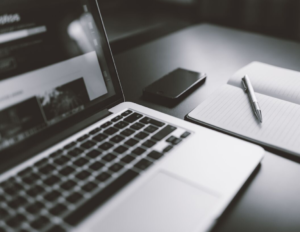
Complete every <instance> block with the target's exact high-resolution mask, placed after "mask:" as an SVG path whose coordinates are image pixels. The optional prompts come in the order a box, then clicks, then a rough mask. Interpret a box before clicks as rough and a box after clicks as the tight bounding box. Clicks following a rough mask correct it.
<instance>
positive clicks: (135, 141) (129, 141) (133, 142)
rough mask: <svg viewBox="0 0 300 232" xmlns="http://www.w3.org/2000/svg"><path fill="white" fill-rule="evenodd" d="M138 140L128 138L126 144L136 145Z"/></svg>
mask: <svg viewBox="0 0 300 232" xmlns="http://www.w3.org/2000/svg"><path fill="white" fill-rule="evenodd" d="M138 142H139V141H138V140H136V139H128V140H127V141H126V142H125V144H126V145H127V146H129V147H132V146H134V145H136V144H137V143H138Z"/></svg>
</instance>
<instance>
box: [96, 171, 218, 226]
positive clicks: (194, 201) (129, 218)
mask: <svg viewBox="0 0 300 232" xmlns="http://www.w3.org/2000/svg"><path fill="white" fill-rule="evenodd" d="M217 201H218V197H217V196H214V195H212V194H210V193H208V192H206V191H205V190H202V189H200V188H198V187H195V186H193V185H191V184H189V183H187V182H185V181H182V180H180V179H177V178H176V177H173V176H171V175H169V174H166V173H164V172H158V173H156V174H155V175H154V176H153V178H152V179H150V180H149V181H148V182H146V184H144V185H143V186H142V187H141V188H140V189H139V190H137V191H136V192H134V193H133V194H132V195H131V196H130V197H129V198H128V199H126V200H125V201H124V202H123V203H122V204H121V205H120V206H119V207H117V208H116V209H115V210H113V211H112V212H111V213H110V214H109V215H108V216H106V217H105V218H104V220H101V221H99V223H97V224H96V226H95V227H93V229H92V231H109V232H120V231H126V232H127V231H128V232H129V231H130V232H141V231H143V232H153V231H155V232H166V231H172V232H182V231H190V230H192V229H193V228H195V226H196V225H198V224H199V223H200V222H201V219H202V218H203V217H204V216H205V215H207V213H208V211H209V210H211V209H212V208H213V206H214V204H216V203H217Z"/></svg>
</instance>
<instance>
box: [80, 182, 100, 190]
mask: <svg viewBox="0 0 300 232" xmlns="http://www.w3.org/2000/svg"><path fill="white" fill-rule="evenodd" d="M97 186H98V185H96V184H95V183H93V182H89V183H87V184H85V185H84V186H82V189H83V190H84V191H86V192H91V191H93V190H94V189H95V188H97Z"/></svg>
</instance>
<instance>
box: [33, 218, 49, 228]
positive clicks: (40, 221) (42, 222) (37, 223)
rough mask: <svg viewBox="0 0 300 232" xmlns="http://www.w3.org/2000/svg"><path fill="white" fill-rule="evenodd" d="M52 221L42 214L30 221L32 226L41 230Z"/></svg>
mask: <svg viewBox="0 0 300 232" xmlns="http://www.w3.org/2000/svg"><path fill="white" fill-rule="evenodd" d="M49 223H50V220H49V219H48V218H46V217H45V216H40V217H39V218H37V219H36V220H34V221H33V222H31V223H30V226H31V227H32V228H34V229H36V230H40V229H42V228H43V227H45V226H46V225H48V224H49Z"/></svg>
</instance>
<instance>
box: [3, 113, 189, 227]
mask: <svg viewBox="0 0 300 232" xmlns="http://www.w3.org/2000/svg"><path fill="white" fill-rule="evenodd" d="M177 129H178V128H176V127H175V126H172V125H168V124H167V123H164V122H160V121H158V120H155V119H152V118H150V117H147V116H144V115H142V114H140V113H137V112H133V111H131V110H127V111H125V112H124V113H122V114H120V115H118V116H116V117H114V118H113V119H112V120H111V121H109V122H106V123H104V124H103V125H101V126H100V127H97V128H95V129H93V130H91V131H90V132H89V133H87V134H85V135H83V136H81V137H80V138H78V139H77V140H75V141H73V142H71V143H69V144H67V145H66V146H64V147H62V148H61V149H59V150H57V151H55V152H53V153H52V154H50V155H49V156H48V157H46V158H43V159H41V160H39V161H38V162H36V163H35V164H33V165H32V166H30V167H27V168H26V169H24V170H22V171H20V172H19V173H18V174H17V175H15V176H13V177H10V178H9V179H8V180H6V181H4V182H2V183H0V218H1V222H0V232H2V231H20V232H21V231H22V232H25V231H48V232H54V231H55V232H63V231H68V230H69V229H70V228H72V227H73V226H76V225H77V224H79V223H80V222H81V221H82V220H83V219H84V218H85V217H86V216H88V215H89V214H90V213H92V212H93V211H94V210H95V209H97V208H98V207H99V206H100V205H102V204H103V203H105V202H106V201H107V200H108V199H109V198H110V197H112V196H113V195H114V194H115V193H116V192H118V191H119V190H120V189H122V188H123V187H124V186H125V185H126V184H128V183H129V182H130V181H132V180H133V179H135V178H136V177H138V176H139V175H140V174H141V173H142V172H143V171H145V170H146V169H147V168H149V167H150V166H151V165H152V164H153V163H155V162H156V161H158V160H159V159H160V158H161V157H163V156H164V155H165V153H167V152H168V151H170V150H171V149H173V147H174V146H176V145H177V144H179V143H180V142H181V141H182V140H183V139H185V138H187V137H188V136H189V135H190V132H187V131H182V132H180V135H179V136H174V135H171V134H172V133H173V132H174V131H176V130H177ZM178 130H179V129H178ZM181 130H182V129H181ZM161 141H165V143H164V147H163V148H162V149H161V150H160V151H157V150H155V145H157V144H158V143H160V142H161ZM153 147H154V149H153Z"/></svg>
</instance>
